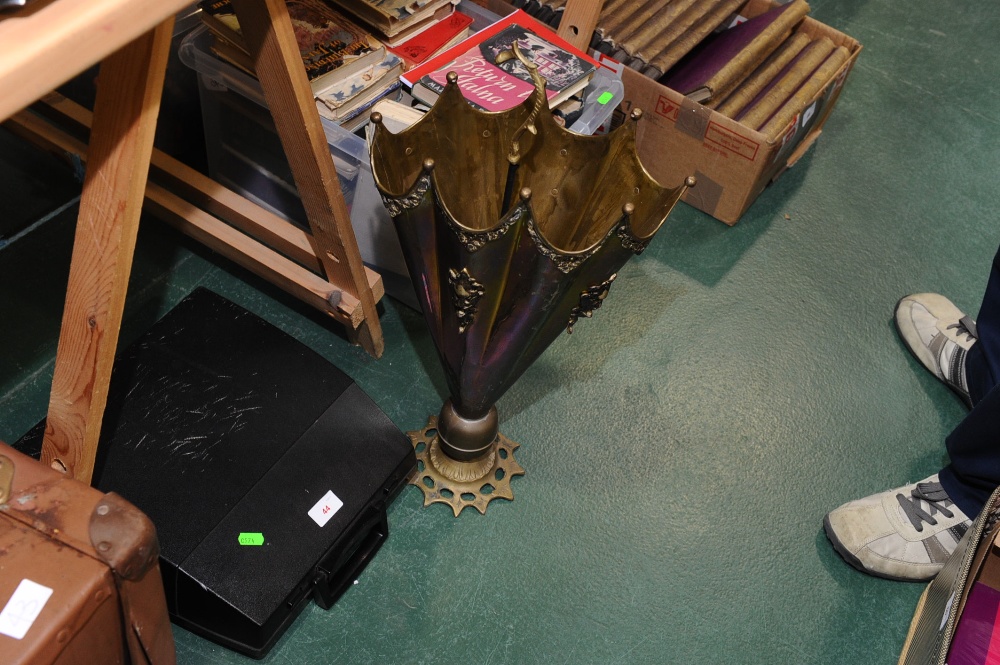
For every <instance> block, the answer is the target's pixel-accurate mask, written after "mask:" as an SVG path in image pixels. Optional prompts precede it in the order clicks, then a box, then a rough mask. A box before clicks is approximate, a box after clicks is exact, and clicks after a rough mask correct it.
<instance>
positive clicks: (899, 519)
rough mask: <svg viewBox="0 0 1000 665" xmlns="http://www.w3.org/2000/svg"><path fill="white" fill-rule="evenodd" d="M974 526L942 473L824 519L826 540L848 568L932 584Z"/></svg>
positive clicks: (848, 506) (849, 505)
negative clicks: (943, 484) (941, 477)
mask: <svg viewBox="0 0 1000 665" xmlns="http://www.w3.org/2000/svg"><path fill="white" fill-rule="evenodd" d="M971 525H972V520H971V519H969V518H968V517H967V516H966V515H965V513H963V512H962V511H961V510H959V509H958V506H956V505H955V504H954V503H953V502H952V501H951V499H949V498H948V494H947V493H946V492H945V491H944V489H943V488H942V487H941V483H940V482H938V477H937V474H934V475H933V476H930V477H929V478H926V479H924V480H922V481H921V482H919V483H914V484H912V485H905V486H903V487H900V488H898V489H894V490H889V491H888V492H882V493H881V494H873V495H872V496H869V497H866V498H864V499H858V500H857V501H851V502H849V503H845V504H844V505H842V506H841V507H840V508H837V509H836V510H834V511H832V512H831V513H830V514H829V515H827V516H826V518H825V519H824V520H823V528H824V530H825V531H826V536H827V538H829V539H830V542H831V543H832V544H833V547H834V549H836V550H837V552H838V553H840V555H841V556H842V557H844V560H846V561H847V562H848V563H849V564H851V565H852V566H854V567H855V568H857V569H858V570H861V571H863V572H866V573H869V574H871V575H875V576H877V577H885V578H887V579H890V580H910V581H926V580H930V579H933V578H934V576H935V575H937V574H938V571H940V570H941V567H942V566H943V565H944V562H945V560H947V558H948V557H949V556H950V555H951V553H952V552H954V551H955V548H956V547H957V546H958V541H959V540H961V539H962V535H963V534H965V532H966V531H967V530H968V528H969V527H970V526H971Z"/></svg>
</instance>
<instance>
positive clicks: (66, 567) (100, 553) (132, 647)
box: [0, 444, 176, 665]
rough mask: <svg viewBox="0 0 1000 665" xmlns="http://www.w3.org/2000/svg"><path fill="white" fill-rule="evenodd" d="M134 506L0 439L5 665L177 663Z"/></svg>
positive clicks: (148, 536)
mask: <svg viewBox="0 0 1000 665" xmlns="http://www.w3.org/2000/svg"><path fill="white" fill-rule="evenodd" d="M158 554H159V546H158V544H157V540H156V531H155V529H154V527H153V524H152V522H150V521H149V518H147V517H146V516H145V515H144V514H143V513H142V512H141V511H139V509H138V508H136V507H135V506H133V505H132V504H130V503H128V502H127V501H125V500H124V499H122V498H121V497H120V496H118V495H116V494H113V493H109V494H104V493H102V492H100V491H98V490H96V489H94V488H92V487H90V486H88V485H86V484H84V483H81V482H78V481H76V480H73V479H72V478H69V477H67V476H65V475H63V474H61V473H59V472H57V471H54V470H52V469H49V468H48V467H46V466H44V465H43V464H41V463H40V462H38V461H37V460H35V459H33V458H31V457H28V456H26V455H23V454H21V453H19V452H17V451H15V450H14V449H13V448H10V447H9V446H7V445H4V444H0V663H3V664H4V665H22V664H24V665H27V664H30V665H53V664H58V665H89V664H93V665H115V664H118V663H121V664H126V663H131V664H132V665H173V663H175V662H176V657H175V653H174V640H173V634H172V633H171V629H170V621H169V618H168V616H167V606H166V599H165V598H164V593H163V581H162V579H161V578H160V570H159V564H158Z"/></svg>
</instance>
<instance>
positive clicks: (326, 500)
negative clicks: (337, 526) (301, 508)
mask: <svg viewBox="0 0 1000 665" xmlns="http://www.w3.org/2000/svg"><path fill="white" fill-rule="evenodd" d="M343 505H344V502H343V501H341V500H340V499H338V498H337V495H336V494H334V493H333V492H332V491H331V492H327V493H326V494H324V495H323V498H322V499H320V500H319V501H317V502H316V505H315V506H313V507H312V508H310V509H309V517H311V518H312V519H313V521H314V522H316V524H319V525H320V526H326V523H327V522H329V521H330V518H331V517H333V516H334V515H336V514H337V511H338V510H340V508H341V506H343Z"/></svg>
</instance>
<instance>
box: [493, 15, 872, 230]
mask: <svg viewBox="0 0 1000 665" xmlns="http://www.w3.org/2000/svg"><path fill="white" fill-rule="evenodd" d="M474 1H476V2H479V3H480V4H483V5H485V6H486V8H487V9H490V10H491V11H493V12H496V13H498V14H506V13H508V12H510V11H512V10H513V7H511V6H510V5H508V4H506V3H505V2H503V0H474ZM571 1H572V0H571ZM777 4H779V3H777V2H771V1H770V0H749V2H747V3H746V4H745V5H743V7H742V8H741V9H740V10H739V13H740V14H742V15H743V16H745V17H746V18H753V17H754V16H757V15H759V14H761V13H763V12H764V11H766V10H767V9H770V8H771V7H774V6H776V5H777ZM797 31H798V32H804V33H806V34H808V35H809V36H810V37H812V38H814V39H815V38H819V37H823V36H826V37H829V38H830V40H831V41H833V43H834V45H835V46H844V47H846V48H847V49H848V51H849V52H850V57H848V59H847V62H845V63H844V65H842V66H841V67H840V69H839V70H837V72H836V73H835V74H834V75H833V76H832V77H831V78H830V80H829V82H827V84H826V85H825V86H823V88H822V89H821V90H820V91H819V92H817V93H816V95H815V96H814V98H813V99H812V101H811V102H810V103H809V104H808V105H807V106H806V108H805V110H804V111H803V112H802V113H800V114H798V115H797V116H796V117H795V118H793V119H792V121H791V122H789V124H788V127H786V128H785V130H784V132H783V133H782V135H781V138H780V139H778V140H771V139H768V137H767V136H765V135H764V134H761V133H760V132H758V131H756V130H754V129H750V128H749V127H745V126H743V125H741V124H739V123H738V122H736V121H735V120H732V119H730V118H727V117H725V116H724V115H722V114H720V113H716V112H715V111H713V110H712V109H709V108H707V107H705V106H702V105H701V104H699V103H697V102H693V101H691V100H689V99H688V98H686V97H684V96H683V95H681V94H680V93H679V92H676V91H675V90H671V89H670V88H667V87H664V86H662V85H660V84H659V83H657V82H656V81H655V80H653V79H650V78H646V77H645V76H643V75H641V74H640V73H638V72H636V71H634V70H632V69H629V68H627V67H626V68H625V70H624V72H623V73H622V80H623V82H624V84H625V99H624V100H623V101H622V105H621V109H622V110H623V111H625V112H630V111H631V110H632V109H633V108H638V109H642V111H643V114H644V115H643V119H642V120H641V121H640V122H639V127H638V136H637V143H638V151H639V158H640V160H641V161H642V164H643V166H645V167H646V169H647V170H648V171H649V172H650V174H651V175H652V176H653V177H654V178H656V180H658V181H659V182H660V184H662V185H664V186H667V187H672V186H676V185H679V184H680V183H681V181H683V180H684V178H686V177H687V176H689V175H693V176H695V178H697V181H698V184H697V185H696V186H695V187H693V188H691V189H689V190H688V191H687V193H686V194H685V195H684V198H683V199H682V200H683V201H684V202H685V203H688V204H690V205H692V206H694V207H695V208H698V209H699V210H702V211H704V212H706V213H708V214H710V215H712V216H713V217H715V218H716V219H718V220H720V221H723V222H725V223H726V224H729V225H733V224H735V223H736V222H737V221H739V219H740V217H741V216H742V215H743V213H744V212H746V210H747V208H749V207H750V204H752V203H753V202H754V200H755V199H756V198H757V196H758V195H760V193H761V192H762V191H763V190H764V188H765V187H766V186H767V185H768V184H770V183H771V182H773V181H774V180H775V179H777V177H778V176H779V175H781V174H782V173H783V172H784V171H785V170H786V169H788V168H789V167H791V166H792V165H793V164H795V162H796V161H798V160H799V158H800V157H802V155H803V154H804V153H805V151H806V150H808V149H809V146H811V145H812V144H813V143H814V142H815V141H816V139H817V138H818V137H819V135H820V133H821V132H822V128H823V124H824V123H825V122H826V119H827V117H828V116H829V114H830V111H831V110H833V107H834V105H835V104H836V102H837V99H838V98H839V96H840V92H841V90H842V89H843V85H844V81H845V80H846V78H847V75H848V74H849V73H850V71H851V69H852V68H853V67H854V63H855V61H856V60H857V57H858V53H860V51H861V44H859V43H858V42H857V40H855V39H853V38H851V37H849V36H847V35H845V34H843V33H842V32H839V31H837V30H835V29H833V28H831V27H829V26H827V25H824V24H822V23H820V22H819V21H816V20H815V19H812V18H809V17H806V18H805V19H804V20H803V21H802V23H800V25H799V26H798V28H797Z"/></svg>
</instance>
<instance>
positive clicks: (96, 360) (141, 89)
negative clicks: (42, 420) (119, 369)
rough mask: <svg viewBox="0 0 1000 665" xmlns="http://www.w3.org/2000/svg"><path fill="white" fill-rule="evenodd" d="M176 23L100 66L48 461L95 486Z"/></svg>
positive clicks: (62, 330)
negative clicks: (110, 385)
mask: <svg viewBox="0 0 1000 665" xmlns="http://www.w3.org/2000/svg"><path fill="white" fill-rule="evenodd" d="M173 23H174V21H173V17H172V16H171V17H170V18H169V19H167V20H166V21H164V22H163V23H161V24H160V25H159V26H158V27H156V28H155V29H153V30H152V31H150V32H148V33H146V34H145V35H142V36H140V37H139V38H137V39H136V40H135V41H133V42H131V43H130V44H128V45H126V46H125V47H123V48H122V49H120V50H118V51H116V52H115V53H113V54H112V55H110V56H109V57H108V58H107V59H106V60H105V61H104V63H103V64H102V65H101V70H100V78H99V83H98V90H97V100H96V102H95V105H94V108H95V117H94V131H93V133H92V137H91V148H90V164H89V166H88V168H87V172H86V175H85V177H84V181H83V196H82V197H81V199H80V215H79V219H78V221H77V225H76V235H75V238H74V241H73V242H74V244H73V258H72V260H71V262H70V271H69V283H68V286H67V290H66V305H65V308H64V310H63V319H62V326H61V328H60V333H59V345H58V348H57V350H56V363H55V371H54V375H53V379H52V392H51V394H50V397H49V412H48V420H47V424H46V428H45V437H44V442H43V446H42V461H43V462H44V463H46V464H50V465H52V466H53V467H55V468H59V469H64V470H66V471H67V472H68V473H70V474H71V475H72V476H73V477H74V478H76V479H77V480H80V481H82V482H86V483H89V482H90V480H91V476H92V475H93V471H94V458H95V456H96V453H97V441H98V437H99V436H100V433H101V422H102V419H103V415H104V407H105V403H106V402H107V394H108V383H109V381H110V379H111V366H112V364H113V362H114V356H115V348H116V346H117V344H118V332H119V329H120V327H121V319H122V311H123V310H124V307H125V291H126V288H127V286H128V277H129V272H130V271H131V267H132V252H133V250H134V248H135V237H136V232H137V231H138V228H139V213H140V211H141V209H142V200H143V193H144V192H145V189H146V176H147V173H148V170H149V157H150V153H151V152H152V149H153V134H154V132H155V129H156V116H157V114H158V113H159V109H160V97H161V94H162V92H163V79H164V73H165V71H166V67H167V59H168V57H169V54H170V38H171V32H172V30H173Z"/></svg>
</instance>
